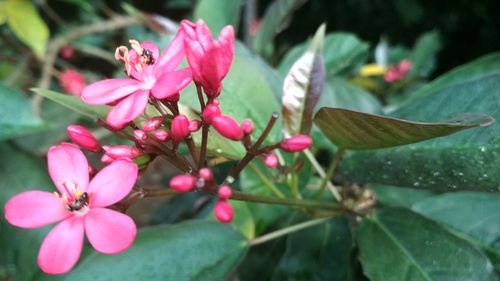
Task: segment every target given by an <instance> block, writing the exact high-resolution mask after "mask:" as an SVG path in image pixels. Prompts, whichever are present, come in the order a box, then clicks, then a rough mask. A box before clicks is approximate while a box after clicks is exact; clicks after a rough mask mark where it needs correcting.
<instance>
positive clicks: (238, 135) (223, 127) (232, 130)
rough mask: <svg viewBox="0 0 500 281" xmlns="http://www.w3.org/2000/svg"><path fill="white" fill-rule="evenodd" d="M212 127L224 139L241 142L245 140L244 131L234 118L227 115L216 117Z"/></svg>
mask: <svg viewBox="0 0 500 281" xmlns="http://www.w3.org/2000/svg"><path fill="white" fill-rule="evenodd" d="M212 126H214V128H215V130H216V131H217V132H218V133H219V134H221V135H222V136H223V137H225V138H228V139H230V140H235V141H239V140H241V139H243V131H242V130H241V128H240V126H239V125H238V123H237V122H236V120H234V119H233V118H232V117H230V116H227V115H221V116H216V117H215V118H213V119H212Z"/></svg>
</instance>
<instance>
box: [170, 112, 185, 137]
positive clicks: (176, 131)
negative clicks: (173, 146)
mask: <svg viewBox="0 0 500 281" xmlns="http://www.w3.org/2000/svg"><path fill="white" fill-rule="evenodd" d="M171 134H172V139H173V140H174V141H175V142H179V141H182V140H183V139H185V138H186V137H187V136H188V135H189V119H188V118H187V117H186V116H184V115H178V116H175V118H174V120H172V127H171Z"/></svg>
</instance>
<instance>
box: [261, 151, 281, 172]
mask: <svg viewBox="0 0 500 281" xmlns="http://www.w3.org/2000/svg"><path fill="white" fill-rule="evenodd" d="M264 164H266V167H268V168H269V169H274V168H276V167H277V166H278V156H276V154H273V153H269V154H267V155H266V156H264Z"/></svg>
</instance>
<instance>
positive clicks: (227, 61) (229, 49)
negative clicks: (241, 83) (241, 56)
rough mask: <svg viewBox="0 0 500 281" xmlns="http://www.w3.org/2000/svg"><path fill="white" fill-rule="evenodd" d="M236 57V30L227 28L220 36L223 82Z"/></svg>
mask: <svg viewBox="0 0 500 281" xmlns="http://www.w3.org/2000/svg"><path fill="white" fill-rule="evenodd" d="M233 57H234V29H233V27H232V26H230V25H227V26H225V27H224V28H223V29H222V31H221V32H220V35H219V58H218V59H219V63H220V66H221V73H220V75H221V77H219V78H220V79H221V80H222V79H223V78H224V77H225V76H226V74H227V73H228V71H229V68H230V67H231V63H232V62H233Z"/></svg>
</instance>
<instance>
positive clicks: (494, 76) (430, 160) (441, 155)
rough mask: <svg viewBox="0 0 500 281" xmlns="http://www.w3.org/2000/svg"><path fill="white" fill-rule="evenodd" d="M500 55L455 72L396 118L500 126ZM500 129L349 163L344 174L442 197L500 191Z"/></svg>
mask: <svg viewBox="0 0 500 281" xmlns="http://www.w3.org/2000/svg"><path fill="white" fill-rule="evenodd" d="M499 76H500V54H492V55H488V56H485V57H482V58H480V59H477V60H476V61H473V62H471V63H468V64H466V65H464V66H461V67H458V68H456V69H455V70H452V71H451V72H449V73H448V74H445V75H443V76H441V77H439V78H438V79H436V80H435V81H433V82H432V83H430V84H428V85H427V86H425V87H423V88H421V89H420V90H418V91H417V92H415V93H413V94H412V95H411V96H412V97H411V98H410V99H409V100H408V101H406V102H405V103H404V104H403V105H401V106H400V107H399V108H398V109H397V110H396V111H395V112H393V113H391V116H393V117H396V118H403V119H409V120H416V121H439V120H446V119H448V118H450V117H451V116H454V115H456V114H457V113H460V112H470V113H477V114H488V115H490V116H492V117H493V118H495V119H497V120H500V110H498V109H499V106H500V90H499V89H500V80H499V79H498V77H499ZM499 136H500V124H498V123H496V124H493V125H492V126H490V127H488V128H480V129H471V130H466V131H463V132H460V133H458V134H455V135H453V136H447V137H444V138H437V139H433V140H430V141H425V142H422V143H418V144H412V145H407V146H402V147H397V148H391V149H384V150H379V151H369V152H358V153H355V154H353V155H351V156H350V157H346V158H345V159H344V161H343V163H342V166H341V167H342V172H343V174H344V175H346V176H347V177H348V178H350V179H352V180H357V181H363V182H375V183H381V184H388V185H395V186H408V187H415V188H426V189H432V190H441V191H455V190H476V191H479V190H484V191H499V190H500V189H499V184H498V183H499V182H500V138H499Z"/></svg>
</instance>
